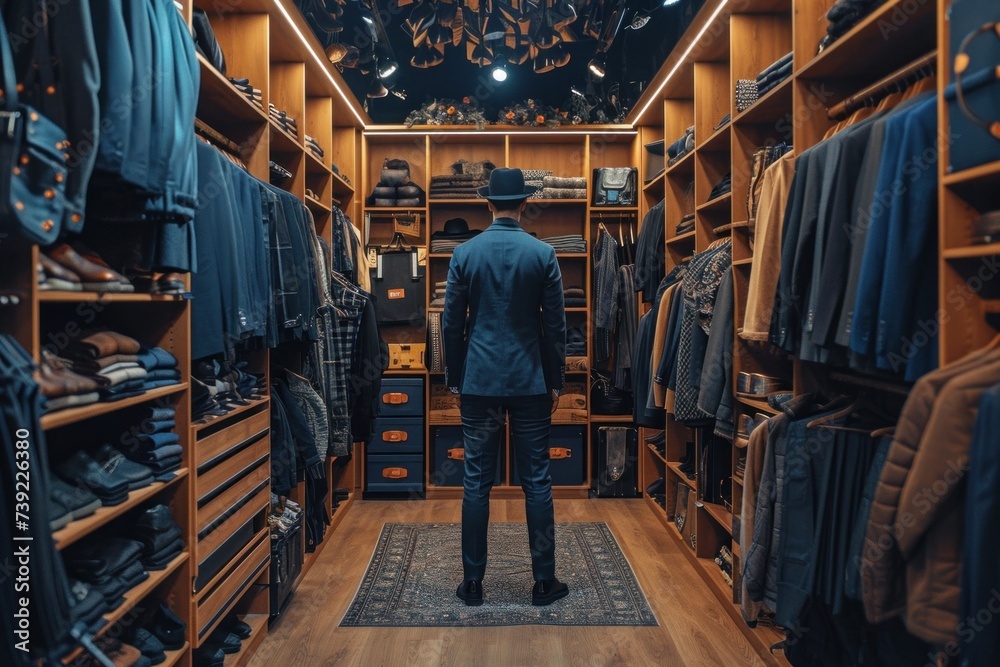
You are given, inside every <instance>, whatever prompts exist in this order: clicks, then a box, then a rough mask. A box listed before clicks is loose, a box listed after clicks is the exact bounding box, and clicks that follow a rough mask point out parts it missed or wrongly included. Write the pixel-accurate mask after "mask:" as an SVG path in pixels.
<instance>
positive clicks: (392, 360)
mask: <svg viewBox="0 0 1000 667" xmlns="http://www.w3.org/2000/svg"><path fill="white" fill-rule="evenodd" d="M426 352H427V344H426V343H389V368H392V369H395V370H403V371H408V370H411V369H424V368H426V367H425V366H424V355H425V354H426Z"/></svg>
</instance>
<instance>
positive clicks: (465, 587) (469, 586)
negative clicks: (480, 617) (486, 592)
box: [455, 579, 483, 607]
mask: <svg viewBox="0 0 1000 667" xmlns="http://www.w3.org/2000/svg"><path fill="white" fill-rule="evenodd" d="M455 595H457V596H458V598H459V599H460V600H462V601H463V602H465V606H466V607H478V606H479V605H481V604H482V603H483V580H482V579H466V580H465V581H463V582H462V583H460V584H459V585H458V590H457V591H455Z"/></svg>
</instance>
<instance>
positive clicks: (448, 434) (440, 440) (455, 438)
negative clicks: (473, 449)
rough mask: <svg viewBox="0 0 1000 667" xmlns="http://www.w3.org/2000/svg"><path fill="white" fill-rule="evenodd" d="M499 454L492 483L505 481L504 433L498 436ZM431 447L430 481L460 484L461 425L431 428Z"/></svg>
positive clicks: (462, 460) (462, 474) (462, 468)
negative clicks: (432, 455)
mask: <svg viewBox="0 0 1000 667" xmlns="http://www.w3.org/2000/svg"><path fill="white" fill-rule="evenodd" d="M500 438H501V440H500V442H501V444H500V450H501V453H500V456H498V457H497V459H498V460H497V474H496V478H495V479H494V481H493V484H494V485H496V486H500V485H502V484H504V483H505V480H506V473H505V465H504V464H505V463H506V458H507V457H506V456H504V454H503V448H504V446H505V445H504V443H506V441H507V438H506V434H504V435H501V436H500ZM431 447H432V448H433V450H434V468H433V470H432V472H431V479H430V481H431V482H432V483H433V484H435V485H436V486H462V483H463V480H464V477H465V442H464V440H463V438H462V427H461V426H437V427H434V428H432V429H431Z"/></svg>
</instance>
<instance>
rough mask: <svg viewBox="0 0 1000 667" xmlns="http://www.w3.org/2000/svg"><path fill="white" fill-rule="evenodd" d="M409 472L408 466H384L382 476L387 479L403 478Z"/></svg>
mask: <svg viewBox="0 0 1000 667" xmlns="http://www.w3.org/2000/svg"><path fill="white" fill-rule="evenodd" d="M409 474H410V473H409V472H407V470H406V468H382V476H383V477H385V478H386V479H403V478H404V477H406V476H407V475H409Z"/></svg>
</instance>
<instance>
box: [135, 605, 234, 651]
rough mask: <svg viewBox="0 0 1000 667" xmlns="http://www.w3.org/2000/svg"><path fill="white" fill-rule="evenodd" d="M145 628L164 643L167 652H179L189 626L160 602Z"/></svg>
mask: <svg viewBox="0 0 1000 667" xmlns="http://www.w3.org/2000/svg"><path fill="white" fill-rule="evenodd" d="M145 627H146V629H147V630H149V631H150V632H151V633H152V634H153V636H155V637H156V638H157V639H159V640H160V641H161V642H162V643H163V647H164V648H165V649H166V650H168V651H178V650H180V649H182V648H184V642H185V641H186V640H185V638H184V633H185V631H186V630H187V625H186V624H185V623H184V621H182V620H181V619H180V618H178V617H177V615H176V614H175V613H174V612H173V611H171V609H170V607H168V606H167V605H166V604H165V603H163V602H160V603H159V604H158V605H157V606H156V607H154V608H153V610H152V612H151V613H150V615H149V621H148V622H147V623H145ZM223 657H224V656H223Z"/></svg>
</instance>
